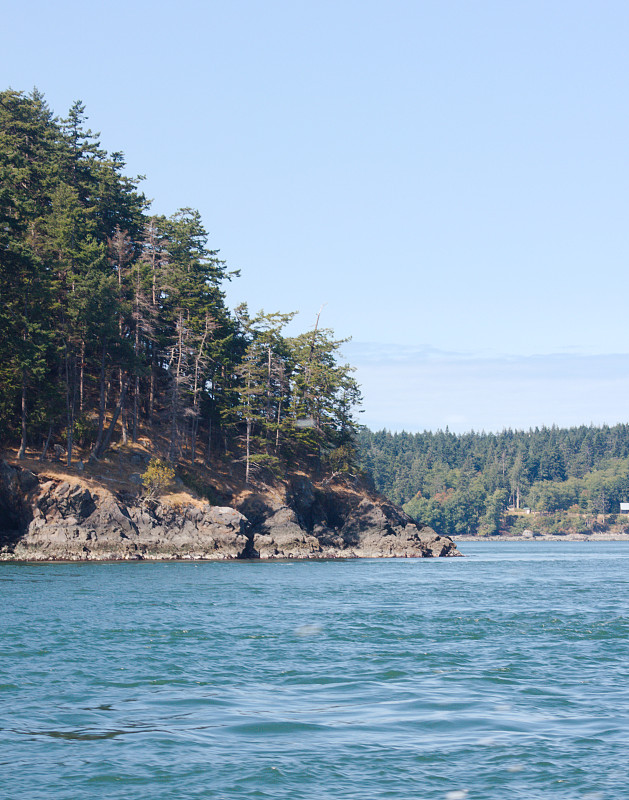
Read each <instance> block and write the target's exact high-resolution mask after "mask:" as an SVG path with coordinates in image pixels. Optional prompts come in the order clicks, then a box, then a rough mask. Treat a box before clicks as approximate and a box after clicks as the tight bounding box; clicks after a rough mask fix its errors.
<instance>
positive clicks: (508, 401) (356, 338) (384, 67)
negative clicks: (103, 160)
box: [0, 0, 629, 432]
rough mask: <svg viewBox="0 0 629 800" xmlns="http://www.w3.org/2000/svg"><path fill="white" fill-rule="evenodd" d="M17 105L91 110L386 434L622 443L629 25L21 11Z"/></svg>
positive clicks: (9, 73)
mask: <svg viewBox="0 0 629 800" xmlns="http://www.w3.org/2000/svg"><path fill="white" fill-rule="evenodd" d="M2 16H3V25H2V32H1V33H0V45H1V46H0V74H1V75H2V76H3V81H2V87H1V88H9V87H11V88H13V89H19V90H25V91H30V90H31V89H32V88H33V87H34V86H37V88H38V89H40V90H41V91H42V92H43V93H44V94H45V96H46V99H47V101H48V103H49V105H50V107H51V108H52V109H53V110H54V112H55V113H57V114H59V115H60V116H63V115H65V114H66V113H67V110H68V108H69V107H70V105H71V104H72V102H74V101H75V100H77V99H80V100H82V101H83V102H84V103H85V105H86V110H87V114H88V117H89V121H88V124H89V126H90V127H91V128H92V129H93V130H96V131H100V132H101V143H102V144H103V146H104V147H106V148H107V149H108V150H110V151H114V150H122V151H123V152H124V153H125V157H126V160H127V172H128V174H131V175H136V174H142V175H145V176H146V180H145V181H144V182H143V189H144V191H145V193H146V194H147V196H148V197H150V198H152V199H153V205H152V208H153V210H154V211H155V212H156V213H165V214H171V213H173V212H174V211H176V210H177V209H178V208H181V207H193V208H197V209H199V211H200V212H201V214H202V217H203V220H204V222H205V225H206V227H207V229H208V231H209V234H210V238H209V245H210V246H211V247H212V248H216V249H219V250H220V253H221V256H222V257H223V258H224V259H226V261H227V263H228V265H229V267H230V268H232V269H238V270H240V271H241V277H240V278H238V279H235V280H234V281H233V282H232V284H231V285H230V286H229V287H228V293H227V297H228V303H229V305H230V306H231V307H234V306H236V305H237V304H238V303H240V302H242V301H246V302H247V303H248V304H249V306H250V308H251V310H252V311H257V310H259V309H264V310H265V311H299V315H298V317H297V318H296V321H295V322H294V323H293V330H292V332H294V333H297V332H298V331H301V330H305V329H307V328H309V327H311V326H312V325H313V324H314V320H315V318H316V316H317V313H318V312H319V310H320V309H321V308H322V307H323V308H322V313H321V324H322V325H324V326H326V327H330V328H333V329H334V331H335V333H336V334H337V335H338V336H339V337H340V338H346V337H352V341H351V343H349V344H347V345H346V346H345V349H344V353H345V357H346V358H347V360H348V361H350V362H351V363H352V364H353V365H354V366H355V367H356V370H357V372H356V377H357V379H358V381H359V382H360V383H361V385H362V387H363V395H364V405H363V409H364V412H363V413H362V414H361V415H360V416H361V421H362V422H364V423H365V424H367V425H369V427H371V428H374V429H380V428H388V429H389V430H403V429H404V430H407V431H420V430H424V429H432V430H435V429H438V428H445V427H446V426H449V428H450V430H453V431H458V432H462V431H467V430H471V429H474V430H486V431H490V430H494V431H499V430H502V429H503V428H518V429H522V428H525V429H526V428H529V427H535V426H542V425H552V424H557V425H562V426H563V425H578V424H590V423H595V424H604V423H607V424H614V423H616V422H625V421H627V419H628V416H629V415H628V412H627V398H629V392H628V391H627V390H628V389H629V324H628V321H627V313H626V308H627V304H628V301H629V274H628V271H627V264H628V261H629V226H628V225H627V218H628V211H629V208H628V205H629V194H628V187H629V145H628V143H629V105H628V104H627V102H626V100H627V96H626V84H627V75H628V74H629V48H627V41H629V4H628V3H626V2H624V0H623V1H621V0H599V2H597V3H592V2H590V1H589V0H588V2H582V1H581V0H543V1H538V0H510V1H509V2H505V1H504V0H496V1H495V2H492V1H491V0H475V1H474V2H470V0H413V1H412V2H411V1H410V0H408V1H407V0H387V2H384V1H382V0H360V1H359V0H334V2H332V1H331V0H316V2H315V0H312V1H311V2H306V1H305V0H290V1H289V0H222V1H221V2H218V1H216V2H215V1H214V0H205V2H201V1H200V0H197V1H194V0H180V2H178V3H177V4H174V3H164V2H160V1H159V0H152V2H147V1H146V0H136V1H134V0H126V2H121V0H109V2H107V3H104V2H92V3H85V2H81V3H79V2H76V0H57V2H55V3H50V2H49V1H48V0H46V2H42V1H41V0H36V1H33V0H23V2H22V3H20V4H17V3H11V4H5V6H4V8H3V12H2Z"/></svg>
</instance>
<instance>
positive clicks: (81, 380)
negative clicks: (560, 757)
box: [79, 339, 85, 414]
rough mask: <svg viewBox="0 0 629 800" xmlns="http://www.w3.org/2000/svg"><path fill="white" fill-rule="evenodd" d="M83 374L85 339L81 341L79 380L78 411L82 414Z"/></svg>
mask: <svg viewBox="0 0 629 800" xmlns="http://www.w3.org/2000/svg"><path fill="white" fill-rule="evenodd" d="M84 374H85V339H81V375H80V378H79V411H80V413H81V414H82V413H83V378H84Z"/></svg>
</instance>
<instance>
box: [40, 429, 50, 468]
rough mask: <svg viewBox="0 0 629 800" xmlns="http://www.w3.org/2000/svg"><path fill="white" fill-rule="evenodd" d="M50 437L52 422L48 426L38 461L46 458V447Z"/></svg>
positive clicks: (48, 444)
mask: <svg viewBox="0 0 629 800" xmlns="http://www.w3.org/2000/svg"><path fill="white" fill-rule="evenodd" d="M51 438H52V422H51V423H50V425H49V426H48V436H47V437H46V441H45V442H44V447H43V449H42V451H41V455H40V456H39V460H40V461H45V460H46V453H47V452H48V448H49V446H50V440H51Z"/></svg>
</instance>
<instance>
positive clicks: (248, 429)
mask: <svg viewBox="0 0 629 800" xmlns="http://www.w3.org/2000/svg"><path fill="white" fill-rule="evenodd" d="M250 439H251V420H250V419H247V459H246V461H245V484H247V485H248V484H249V442H250Z"/></svg>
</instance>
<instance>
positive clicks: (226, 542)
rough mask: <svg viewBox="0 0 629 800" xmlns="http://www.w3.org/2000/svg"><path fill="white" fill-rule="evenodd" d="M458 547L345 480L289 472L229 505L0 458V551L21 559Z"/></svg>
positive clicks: (389, 552)
mask: <svg viewBox="0 0 629 800" xmlns="http://www.w3.org/2000/svg"><path fill="white" fill-rule="evenodd" d="M453 555H460V554H459V553H458V551H457V550H456V546H455V545H454V543H453V542H452V540H451V539H449V538H447V537H443V536H438V535H437V534H436V533H435V532H434V531H433V530H431V529H430V528H421V527H418V526H417V525H416V524H415V523H414V522H413V521H412V520H411V519H410V517H408V516H407V515H406V514H405V513H404V512H403V511H402V510H401V509H399V508H397V507H396V506H394V505H393V504H391V503H389V502H388V501H386V500H382V499H381V498H377V497H374V496H371V495H368V494H367V493H365V492H364V491H361V490H360V489H359V488H356V487H354V486H342V485H341V486H339V485H337V486H334V487H329V486H328V487H315V486H314V485H313V484H312V482H311V481H310V480H309V479H308V478H307V477H305V476H300V477H298V478H297V479H295V480H293V482H292V483H291V485H290V486H289V488H288V490H287V493H286V498H285V501H284V502H282V499H281V497H280V496H279V494H278V493H277V492H275V493H272V492H268V493H265V494H261V493H260V494H255V493H250V494H249V495H248V496H247V497H246V498H245V499H244V500H243V502H242V503H241V504H240V507H239V508H238V509H235V508H230V507H227V506H224V507H219V506H210V505H208V504H207V503H205V504H203V505H202V506H199V505H198V504H188V505H183V506H181V507H176V508H175V507H173V506H171V505H168V504H160V503H150V504H149V503H147V504H145V505H138V501H137V499H135V498H134V497H133V496H131V495H121V496H120V497H115V496H114V495H112V494H111V493H110V492H108V491H106V490H104V489H103V490H99V492H98V494H97V493H95V492H94V493H93V492H91V491H90V490H89V489H87V488H85V487H84V486H81V485H79V484H70V483H69V482H67V481H65V482H59V481H55V480H49V481H46V482H44V483H41V484H40V483H39V482H38V479H37V476H35V475H33V473H30V472H28V471H27V470H20V469H19V468H14V467H11V466H10V465H8V464H5V463H4V462H0V558H2V559H4V560H7V559H23V560H53V561H54V560H69V561H77V560H89V559H114V560H118V559H138V558H152V559H170V558H183V559H236V558H261V559H270V558H356V557H367V558H383V557H407V558H419V557H427V556H428V557H432V556H453Z"/></svg>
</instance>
